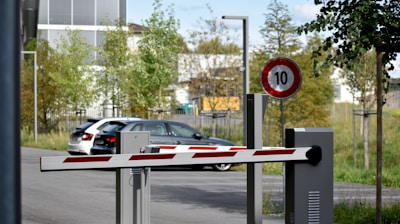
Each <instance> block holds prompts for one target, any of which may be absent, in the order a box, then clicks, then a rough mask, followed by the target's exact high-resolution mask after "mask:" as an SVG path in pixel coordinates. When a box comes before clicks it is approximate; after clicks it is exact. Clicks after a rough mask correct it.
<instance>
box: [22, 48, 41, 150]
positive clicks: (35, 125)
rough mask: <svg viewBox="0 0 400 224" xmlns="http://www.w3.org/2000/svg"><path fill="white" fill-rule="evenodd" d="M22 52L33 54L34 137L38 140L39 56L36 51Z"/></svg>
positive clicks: (23, 52)
mask: <svg viewBox="0 0 400 224" xmlns="http://www.w3.org/2000/svg"><path fill="white" fill-rule="evenodd" d="M21 54H33V107H34V124H33V126H34V131H33V138H34V140H35V142H36V141H37V73H36V72H37V57H36V51H21Z"/></svg>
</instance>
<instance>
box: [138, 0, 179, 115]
mask: <svg viewBox="0 0 400 224" xmlns="http://www.w3.org/2000/svg"><path fill="white" fill-rule="evenodd" d="M153 7H154V12H153V14H152V15H151V17H150V18H149V19H147V20H145V26H146V27H148V29H146V30H144V31H143V33H142V39H141V40H140V41H139V51H138V52H137V53H138V55H137V56H138V60H137V61H136V64H135V70H136V73H135V77H134V78H135V80H136V81H137V82H138V83H139V87H140V88H139V89H138V90H137V91H135V90H132V91H135V92H134V94H133V95H134V96H135V98H133V100H134V101H135V102H136V104H137V106H140V107H142V109H145V110H147V109H148V108H149V107H154V106H155V107H166V106H168V105H170V102H169V101H168V99H167V98H166V96H167V93H168V87H169V86H170V85H171V84H173V82H174V81H175V80H177V77H178V72H177V69H176V64H177V58H178V52H179V51H180V50H184V48H182V47H181V46H182V45H178V41H179V35H178V28H179V21H178V20H176V19H175V15H174V14H175V12H174V10H173V8H172V5H171V6H169V7H168V8H167V9H165V10H164V9H162V4H161V0H155V1H154V3H153ZM139 91H140V92H139Z"/></svg>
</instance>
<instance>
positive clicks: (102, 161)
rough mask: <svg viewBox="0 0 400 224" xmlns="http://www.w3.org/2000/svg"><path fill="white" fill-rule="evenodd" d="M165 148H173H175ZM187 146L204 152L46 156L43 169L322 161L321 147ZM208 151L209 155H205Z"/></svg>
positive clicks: (41, 162) (42, 165) (41, 165)
mask: <svg viewBox="0 0 400 224" xmlns="http://www.w3.org/2000/svg"><path fill="white" fill-rule="evenodd" d="M149 147H150V148H155V147H158V146H154V145H152V146H149ZM162 147H167V148H170V147H175V146H162ZM179 147H182V146H179ZM183 147H188V148H190V147H194V148H196V150H201V152H177V153H165V152H164V153H140V154H114V155H96V156H53V157H42V158H41V160H40V169H41V171H57V170H81V169H103V168H134V167H153V166H171V165H197V164H219V163H249V162H252V163H258V162H279V161H302V160H311V161H312V162H313V163H316V162H318V161H319V160H320V156H321V148H320V147H318V146H313V147H298V148H266V149H261V150H229V151H209V150H210V149H207V147H206V148H202V147H199V146H183ZM205 150H206V151H208V152H204V151H205Z"/></svg>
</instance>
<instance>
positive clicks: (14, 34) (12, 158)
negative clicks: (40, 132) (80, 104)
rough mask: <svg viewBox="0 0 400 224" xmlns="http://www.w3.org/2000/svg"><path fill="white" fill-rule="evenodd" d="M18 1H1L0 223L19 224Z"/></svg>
mask: <svg viewBox="0 0 400 224" xmlns="http://www.w3.org/2000/svg"><path fill="white" fill-rule="evenodd" d="M20 23H21V21H20V1H15V0H3V1H0V27H1V29H2V30H1V31H2V32H1V34H0V49H1V52H0V71H1V74H0V95H1V96H2V97H0V105H1V106H2V108H1V110H0V124H1V125H2V128H1V133H0V142H1V143H2V145H1V148H0V154H1V157H0V192H2V194H0V223H7V224H17V223H21V167H20V161H21V154H20V151H21V148H20V147H21V142H20V97H19V96H20V86H19V83H20V82H19V80H20V79H19V75H20V58H21V54H20V48H21V36H20V28H21V25H20Z"/></svg>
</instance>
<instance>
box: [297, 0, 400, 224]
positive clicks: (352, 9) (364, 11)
mask: <svg viewBox="0 0 400 224" xmlns="http://www.w3.org/2000/svg"><path fill="white" fill-rule="evenodd" d="M314 2H315V4H316V5H321V9H320V14H318V15H317V18H316V19H315V20H313V21H311V22H309V23H306V24H304V25H303V26H301V27H300V28H299V32H300V33H307V32H314V31H316V32H320V31H329V32H331V34H330V35H329V36H328V37H326V38H325V40H324V43H323V45H322V46H321V47H320V48H319V49H317V50H315V51H314V54H313V59H314V63H313V64H314V66H313V67H314V71H315V72H314V74H315V75H316V76H318V75H320V72H319V71H320V68H322V67H327V66H329V65H332V64H333V65H335V66H338V67H347V68H349V69H352V67H353V65H354V63H355V62H357V61H358V60H359V59H360V57H361V56H362V55H363V54H364V53H365V52H367V51H369V50H371V49H372V48H373V47H374V46H375V47H376V48H377V68H376V70H377V72H376V73H377V77H376V78H377V88H376V89H377V91H376V98H377V164H376V170H377V175H376V182H377V187H376V188H377V189H376V223H378V224H379V223H381V222H382V220H381V219H382V217H381V206H382V204H381V199H382V186H381V185H382V105H383V99H382V97H383V92H382V89H383V86H382V81H383V75H382V74H383V73H384V74H385V78H386V79H387V78H388V73H387V71H386V70H384V69H383V66H382V65H384V66H386V65H387V64H390V65H391V69H392V68H393V65H392V64H391V63H390V61H392V60H394V59H395V58H396V56H397V53H396V51H397V52H398V51H400V29H399V28H400V23H398V21H399V19H400V2H399V1H391V0H380V1H377V0H376V1H371V0H361V1H354V0H342V1H337V0H325V1H321V0H316V1H314ZM333 46H334V47H335V48H334V49H333V48H332V47H333ZM328 50H329V51H331V52H332V53H330V54H328V55H327V56H326V57H325V59H324V60H322V61H318V60H316V58H317V57H318V56H319V55H320V52H321V51H328ZM383 52H385V53H383ZM386 79H384V80H385V81H386Z"/></svg>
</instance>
